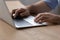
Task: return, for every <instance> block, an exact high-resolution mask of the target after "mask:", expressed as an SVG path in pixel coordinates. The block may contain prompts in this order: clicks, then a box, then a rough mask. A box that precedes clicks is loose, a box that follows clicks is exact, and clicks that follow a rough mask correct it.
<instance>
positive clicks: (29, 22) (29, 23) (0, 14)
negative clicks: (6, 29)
mask: <svg viewBox="0 0 60 40" xmlns="http://www.w3.org/2000/svg"><path fill="white" fill-rule="evenodd" d="M0 18H1V19H2V20H4V21H5V22H6V23H8V24H10V25H12V26H13V27H15V28H25V27H33V26H43V25H47V23H46V22H44V23H41V24H39V23H36V22H34V18H35V17H33V16H29V17H27V18H24V19H20V20H17V19H15V20H13V19H12V17H11V14H10V12H9V10H8V8H7V6H6V4H5V2H4V1H3V0H0Z"/></svg>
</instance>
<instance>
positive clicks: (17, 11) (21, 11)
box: [12, 8, 30, 18]
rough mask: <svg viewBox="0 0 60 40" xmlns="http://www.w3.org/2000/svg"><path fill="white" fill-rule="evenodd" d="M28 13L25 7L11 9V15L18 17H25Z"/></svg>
mask: <svg viewBox="0 0 60 40" xmlns="http://www.w3.org/2000/svg"><path fill="white" fill-rule="evenodd" d="M29 15H30V13H29V11H28V10H27V9H24V8H21V9H14V10H12V17H13V18H16V17H17V16H18V17H27V16H29Z"/></svg>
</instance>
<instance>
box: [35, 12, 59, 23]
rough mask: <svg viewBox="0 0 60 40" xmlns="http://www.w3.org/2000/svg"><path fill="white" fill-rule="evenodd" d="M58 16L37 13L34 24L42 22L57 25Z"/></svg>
mask: <svg viewBox="0 0 60 40" xmlns="http://www.w3.org/2000/svg"><path fill="white" fill-rule="evenodd" d="M59 19H60V16H58V15H55V14H52V13H39V14H38V15H37V16H36V18H35V20H34V21H35V22H37V23H42V22H48V23H55V24H56V23H59V22H60V20H59Z"/></svg>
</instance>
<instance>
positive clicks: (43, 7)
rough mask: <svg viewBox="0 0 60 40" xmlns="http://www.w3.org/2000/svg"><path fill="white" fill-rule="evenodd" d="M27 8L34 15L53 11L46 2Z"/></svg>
mask: <svg viewBox="0 0 60 40" xmlns="http://www.w3.org/2000/svg"><path fill="white" fill-rule="evenodd" d="M27 8H28V10H29V11H30V13H34V14H35V13H42V12H48V11H50V10H51V8H50V7H49V6H48V5H47V4H46V3H45V2H44V1H40V2H37V3H35V4H33V5H29V6H28V7H27Z"/></svg>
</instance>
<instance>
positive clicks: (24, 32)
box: [0, 1, 60, 40]
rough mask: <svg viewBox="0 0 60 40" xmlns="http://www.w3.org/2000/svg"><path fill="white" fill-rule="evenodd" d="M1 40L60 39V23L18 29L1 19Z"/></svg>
mask: <svg viewBox="0 0 60 40" xmlns="http://www.w3.org/2000/svg"><path fill="white" fill-rule="evenodd" d="M10 2H11V1H10ZM13 3H17V1H15V2H13ZM8 4H9V3H8ZM18 4H20V3H19V2H18ZM9 5H13V4H9ZM15 5H16V4H15ZM0 40H60V25H55V26H45V27H35V28H28V29H21V30H17V29H15V28H12V27H11V26H10V25H8V24H6V23H5V22H3V21H2V20H0Z"/></svg>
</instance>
